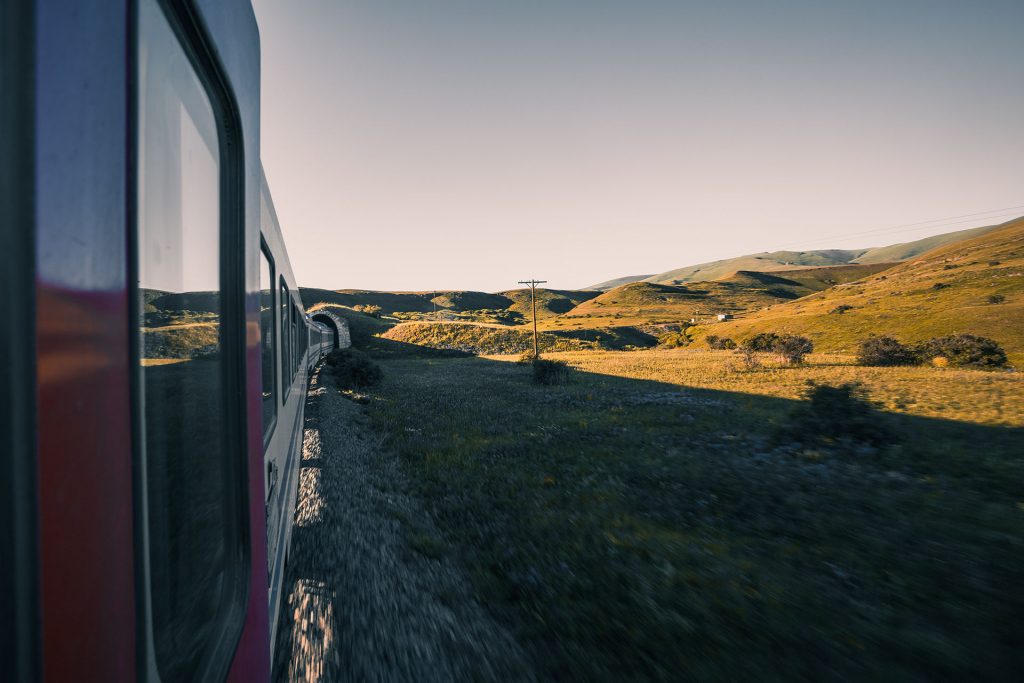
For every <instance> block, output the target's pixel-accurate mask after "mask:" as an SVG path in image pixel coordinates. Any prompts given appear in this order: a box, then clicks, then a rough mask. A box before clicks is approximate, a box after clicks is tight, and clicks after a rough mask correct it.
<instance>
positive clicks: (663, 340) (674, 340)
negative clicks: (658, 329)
mask: <svg viewBox="0 0 1024 683" xmlns="http://www.w3.org/2000/svg"><path fill="white" fill-rule="evenodd" d="M689 344H690V338H689V337H687V336H686V335H685V334H683V333H682V332H666V333H665V334H661V335H658V346H661V347H663V348H666V349H679V348H682V347H684V346H689Z"/></svg>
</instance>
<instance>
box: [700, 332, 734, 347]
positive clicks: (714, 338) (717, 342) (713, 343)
mask: <svg viewBox="0 0 1024 683" xmlns="http://www.w3.org/2000/svg"><path fill="white" fill-rule="evenodd" d="M705 339H706V340H707V342H708V346H709V347H710V348H712V349H719V350H721V349H728V350H731V349H735V348H736V342H734V341H733V340H732V339H729V338H728V337H719V336H718V335H716V334H709V335H708V336H707V337H706V338H705Z"/></svg>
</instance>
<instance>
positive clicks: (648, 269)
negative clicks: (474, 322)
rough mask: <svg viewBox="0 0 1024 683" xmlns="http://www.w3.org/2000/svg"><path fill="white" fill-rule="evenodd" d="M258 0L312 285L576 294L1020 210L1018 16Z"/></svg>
mask: <svg viewBox="0 0 1024 683" xmlns="http://www.w3.org/2000/svg"><path fill="white" fill-rule="evenodd" d="M253 5H254V7H255V10H256V16H257V19H258V21H259V25H260V34H261V39H262V62H263V95H262V102H263V107H262V111H263V118H262V127H263V128H262V157H263V163H264V166H265V168H266V173H267V178H268V180H269V182H270V187H271V191H272V193H273V196H274V202H275V205H276V208H277V213H278V215H279V217H280V220H281V224H282V229H283V231H284V234H285V238H286V240H287V244H288V249H289V252H290V256H291V260H292V265H293V266H294V269H295V272H296V274H297V277H298V279H299V282H300V284H302V285H304V286H312V287H324V288H330V289H338V288H349V287H352V288H367V289H391V290H397V289H412V290H424V289H478V290H486V291H498V290H502V289H510V288H514V287H516V286H517V285H516V281H517V280H521V279H525V278H528V277H537V278H541V279H546V280H548V281H549V283H550V284H549V286H553V287H564V288H577V287H584V286H586V285H590V284H593V283H595V282H598V281H601V280H606V279H610V278H613V277H617V276H621V275H630V274H636V273H656V272H661V271H664V270H669V269H672V268H678V267H681V266H684V265H688V264H692V263H698V262H701V261H706V260H711V259H716V258H725V257H729V256H735V255H740V254H744V253H751V252H758V251H771V250H775V249H780V248H796V249H815V248H831V247H840V248H851V247H861V246H876V245H882V244H889V243H893V242H899V241H908V240H910V239H915V238H918V237H924V236H926V235H928V234H934V233H938V232H946V231H948V230H954V229H958V228H966V227H971V226H972V225H979V224H984V223H985V222H997V221H996V220H992V221H986V220H985V218H987V216H986V217H976V218H969V219H967V220H966V221H965V220H963V219H960V220H957V221H953V220H949V221H936V222H933V223H929V224H926V225H923V226H920V225H919V226H915V227H914V228H912V229H906V228H901V229H900V230H899V231H890V230H883V229H884V228H887V227H888V226H896V225H901V224H908V223H918V222H921V221H929V220H932V219H944V218H947V217H952V216H960V215H962V214H973V213H976V212H982V211H988V210H994V209H1001V208H1004V207H1011V206H1019V205H1024V117H1022V115H1024V40H1021V39H1020V29H1021V27H1022V26H1024V2H1022V1H1021V0H857V1H849V2H843V1H842V0H827V1H826V0H714V1H712V0H708V1H707V2H687V1H685V0H675V1H671V2H670V1H654V0H619V1H616V2H611V1H605V0H254V2H253ZM1022 213H1024V209H1018V210H1015V211H1009V212H1002V213H999V212H995V211H993V212H992V213H991V214H989V215H990V216H991V217H992V218H993V219H997V218H998V219H1000V220H1001V219H1003V218H1007V217H1009V214H1015V215H1017V214H1022ZM868 231H875V232H871V233H870V234H867V235H863V234H860V233H867V232H868ZM850 235H857V236H853V237H849V236H850Z"/></svg>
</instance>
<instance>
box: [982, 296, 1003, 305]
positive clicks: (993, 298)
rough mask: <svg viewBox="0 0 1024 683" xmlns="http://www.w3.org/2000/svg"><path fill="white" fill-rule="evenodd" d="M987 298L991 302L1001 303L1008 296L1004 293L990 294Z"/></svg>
mask: <svg viewBox="0 0 1024 683" xmlns="http://www.w3.org/2000/svg"><path fill="white" fill-rule="evenodd" d="M985 300H986V301H988V302H989V303H990V304H1001V303H1003V302H1005V301H1006V297H1005V296H1003V295H1002V294H989V295H988V297H987V298H986V299H985Z"/></svg>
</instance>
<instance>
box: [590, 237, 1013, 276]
mask: <svg viewBox="0 0 1024 683" xmlns="http://www.w3.org/2000/svg"><path fill="white" fill-rule="evenodd" d="M995 227H996V226H982V227H978V228H968V229H966V230H957V231H954V232H947V233H943V234H941V235H933V236H931V237H925V238H923V239H919V240H914V241H912V242H903V243H900V244H893V245H889V246H884V247H872V248H865V249H822V250H816V251H774V252H763V253H760V254H747V255H745V256H737V257H735V258H728V259H722V260H719V261H710V262H708V263H698V264H695V265H691V266H684V267H682V268H677V269H675V270H669V271H666V272H664V273H658V274H656V275H650V276H647V277H643V278H640V277H637V278H636V279H635V280H634V279H633V278H631V277H625V278H618V279H617V280H609V281H608V282H605V283H601V284H599V285H595V286H593V287H591V289H601V290H605V289H610V288H613V287H615V286H617V285H616V284H615V283H618V284H620V285H621V284H627V283H629V282H634V281H637V280H643V281H644V282H654V283H657V284H668V285H679V284H685V283H688V282H703V281H707V280H718V279H720V278H723V277H727V276H729V275H730V274H732V273H735V272H737V271H741V270H747V271H757V272H763V273H770V272H775V271H779V270H794V269H796V268H813V267H818V266H836V265H846V264H854V263H861V264H874V263H886V262H894V261H904V260H906V259H910V258H913V257H915V256H918V255H920V254H923V253H925V252H926V251H929V250H931V249H934V248H936V247H939V246H942V245H944V244H950V243H952V242H956V241H959V240H964V239H969V238H971V237H976V236H978V235H981V234H984V233H985V232H986V231H989V230H993V229H994V228H995ZM608 285H611V287H609V286H608Z"/></svg>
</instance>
